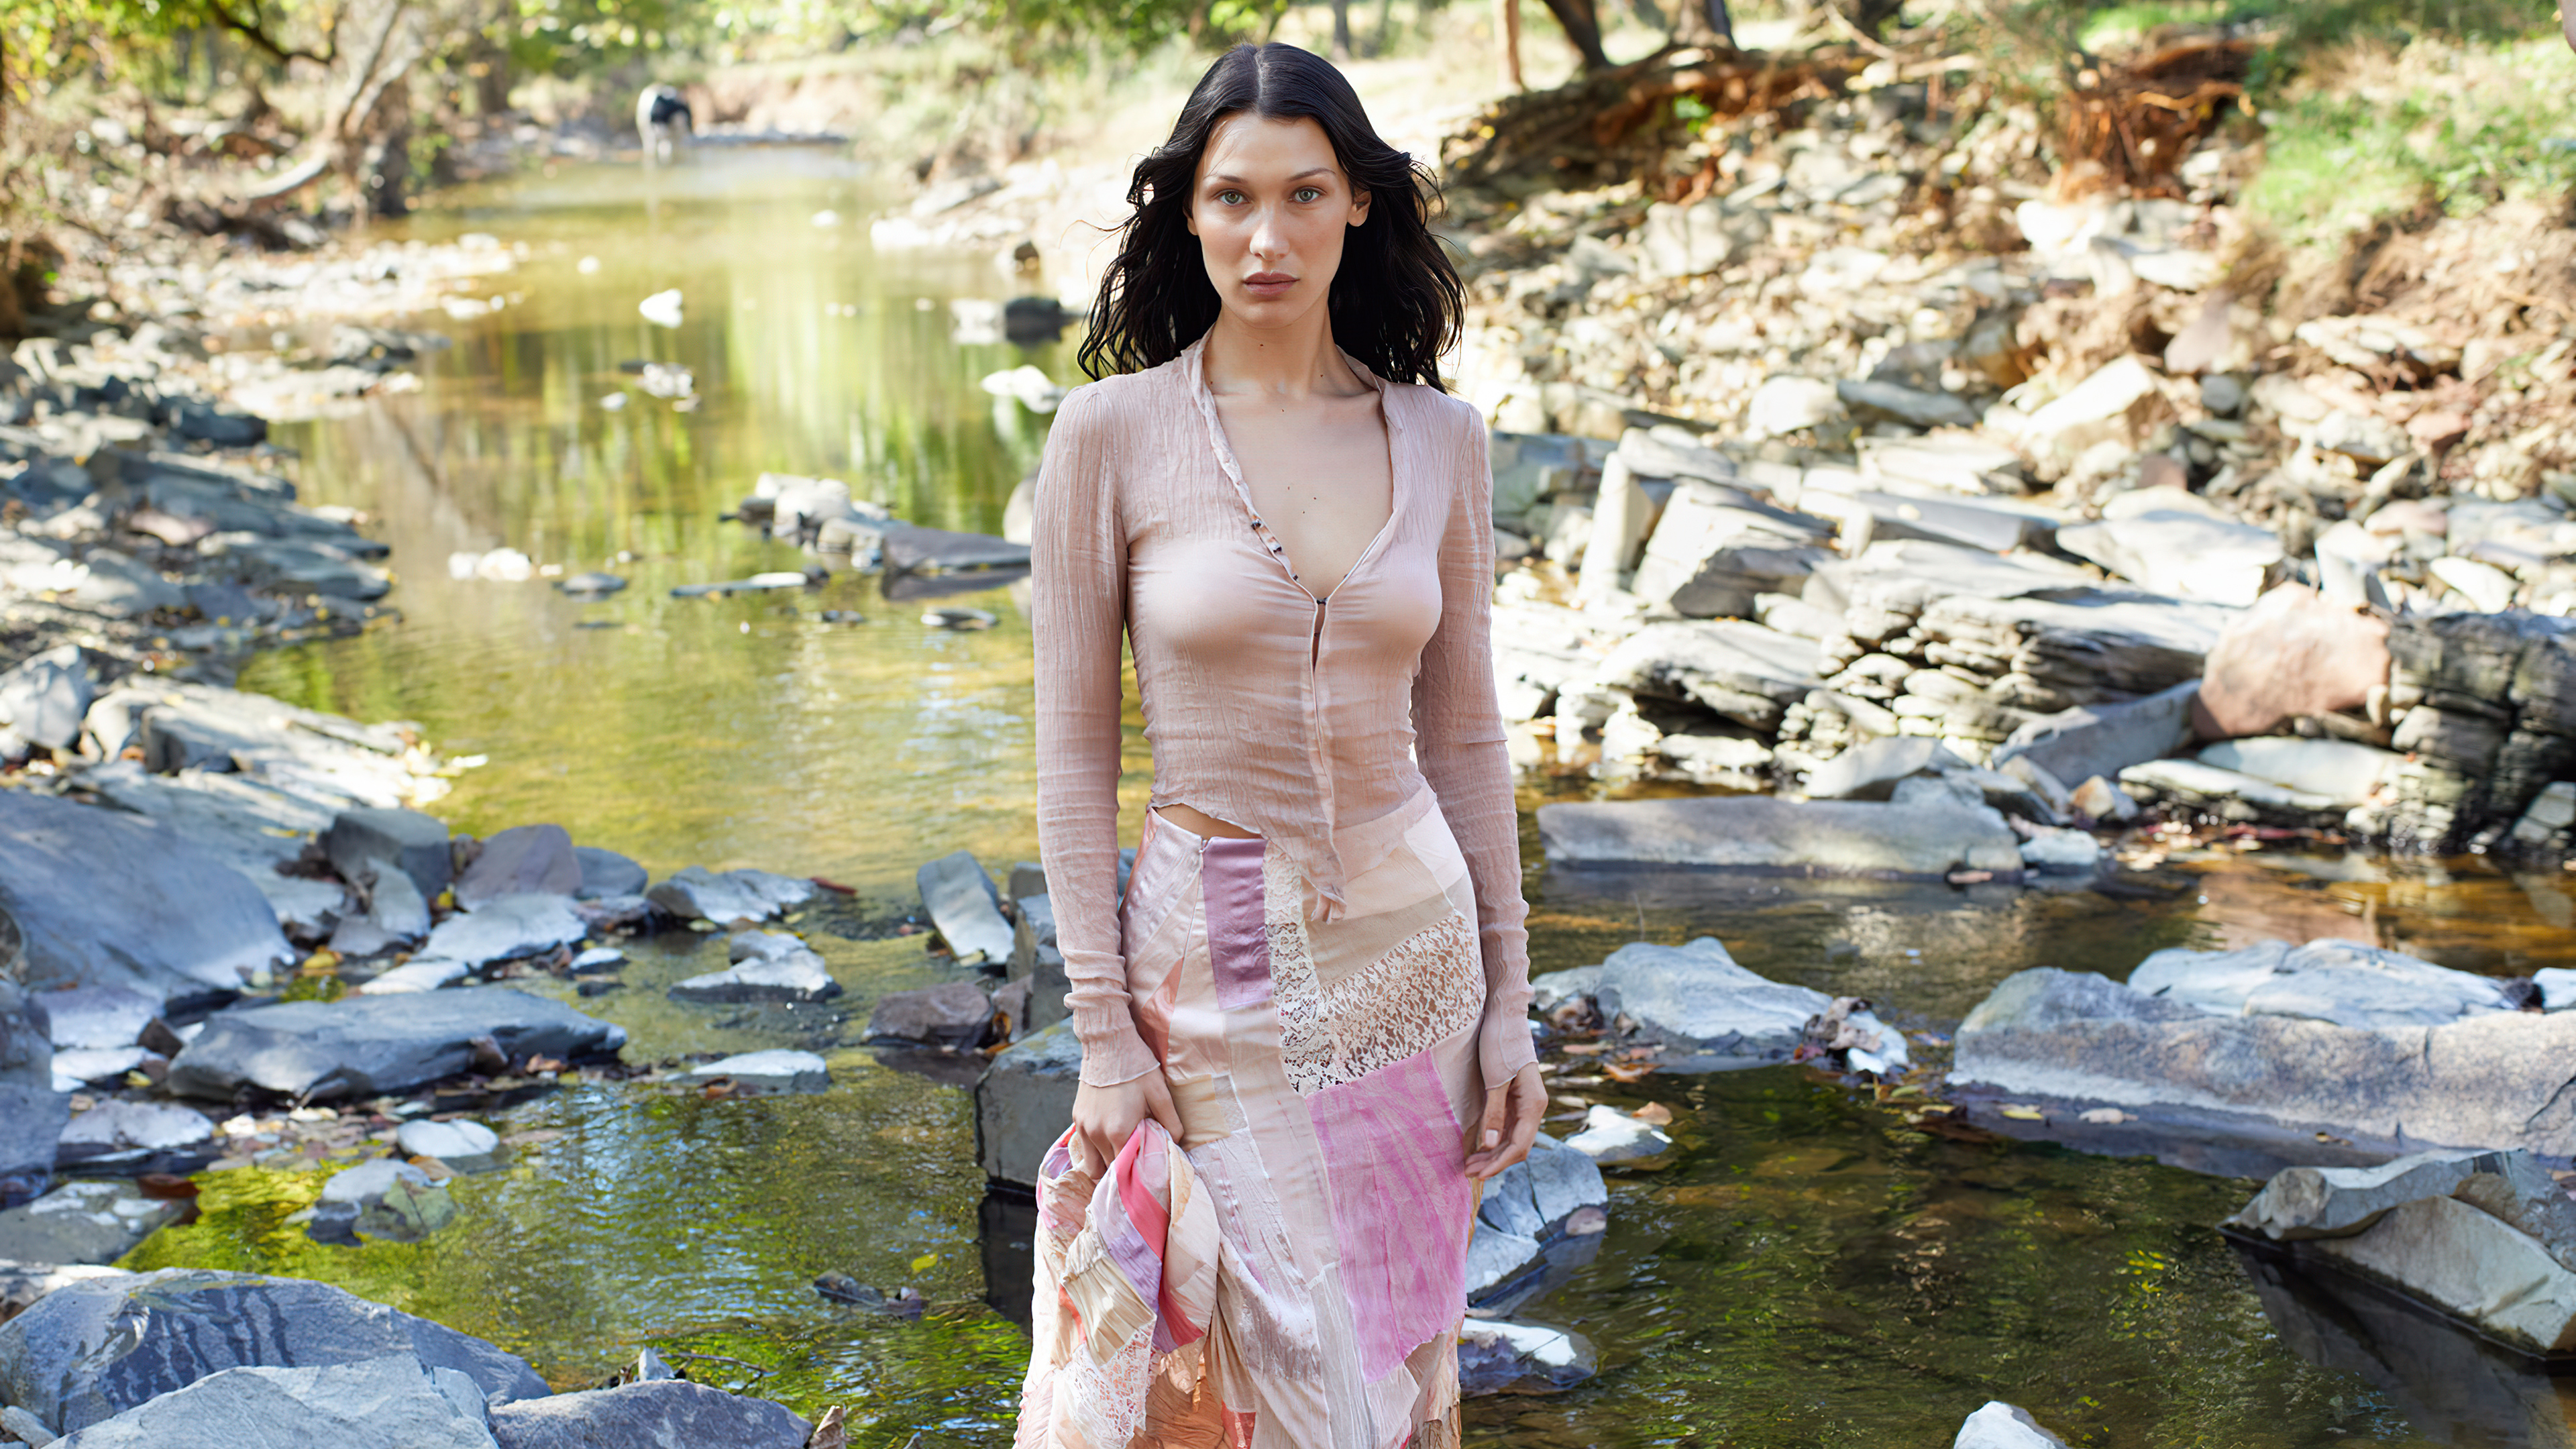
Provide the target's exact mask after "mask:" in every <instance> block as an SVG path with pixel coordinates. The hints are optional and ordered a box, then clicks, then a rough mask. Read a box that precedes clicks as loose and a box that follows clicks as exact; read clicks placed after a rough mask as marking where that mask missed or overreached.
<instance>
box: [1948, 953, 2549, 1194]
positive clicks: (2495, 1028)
mask: <svg viewBox="0 0 2576 1449" xmlns="http://www.w3.org/2000/svg"><path fill="white" fill-rule="evenodd" d="M1957 1043H1958V1053H1957V1058H1956V1062H1955V1065H1954V1066H1953V1067H1952V1069H1951V1073H1950V1079H1951V1081H1952V1082H1953V1083H1954V1084H1956V1085H1958V1086H1960V1087H1961V1088H1962V1089H1968V1088H1983V1089H1984V1090H1986V1091H1991V1092H1997V1093H2005V1094H2011V1095H2013V1096H2018V1097H2037V1098H2042V1099H2047V1100H2051V1101H2057V1102H2066V1103H2077V1102H2081V1103H2106V1104H2110V1105H2114V1106H2119V1107H2122V1108H2125V1109H2129V1110H2132V1111H2137V1112H2141V1113H2153V1112H2155V1111H2157V1110H2159V1109H2173V1110H2177V1111H2182V1112H2188V1113H2206V1114H2211V1115H2212V1116H2213V1118H2214V1119H2215V1120H2217V1121H2220V1122H2226V1121H2230V1120H2233V1121H2237V1122H2241V1123H2243V1124H2244V1127H2245V1130H2246V1133H2247V1135H2249V1136H2265V1135H2278V1134H2279V1133H2281V1132H2283V1131H2285V1130H2286V1131H2287V1132H2289V1133H2290V1134H2293V1135H2305V1134H2309V1133H2316V1132H2324V1133H2327V1134H2329V1135H2331V1136H2335V1137H2345V1138H2350V1139H2353V1140H2354V1141H2355V1142H2356V1143H2357V1144H2365V1150H2371V1151H2394V1150H2404V1151H2419V1150H2423V1149H2426V1148H2433V1147H2453V1148H2467V1149H2478V1148H2483V1149H2492V1150H2508V1149H2515V1148H2520V1149H2524V1150H2528V1151H2532V1152H2538V1153H2543V1154H2548V1155H2552V1156H2566V1155H2569V1154H2571V1153H2576V1100H2571V1099H2576V1093H2571V1092H2569V1091H2568V1090H2567V1082H2568V1078H2569V1075H2570V1073H2569V1069H2568V1067H2567V1066H2566V1063H2568V1062H2570V1061H2576V1016H2571V1015H2569V1014H2567V1013H2564V1012H2557V1013H2551V1014H2548V1015H2542V1014H2539V1013H2535V1012H2524V1011H2494V1012H2485V1013H2480V1014H2472V1015H2467V1016H2462V1017H2460V1018H2458V1019H2456V1020H2450V1021H2446V1022H2444V1023H2442V1024H2439V1025H2422V1024H2400V1025H2391V1026H2384V1027H2377V1028H2371V1027H2359V1026H2348V1025H2343V1024H2340V1023H2337V1022H2334V1021H2323V1020H2315V1019H2311V1018H2308V1017H2305V1016H2292V1015H2268V1014H2257V1015H2243V1016H2218V1015H2212V1014H2210V1013H2209V1012H2207V1011H2204V1010H2202V1009H2201V1008H2199V1007H2197V1006H2194V1005H2192V1004H2190V1003H2189V1002H2188V1001H2180V1000H2174V999H2171V998H2170V997H2166V996H2155V995H2150V994H2149V993H2147V992H2145V991H2141V990H2135V989H2133V988H2132V987H2130V986H2127V985H2123V984H2121V983H2119V982H2116V981H2112V980H2109V979H2108V978H2105V977H2102V976H2098V975H2095V974H2093V973H2091V972H2082V973H2078V972H2071V971H2060V970H2057V969H2055V968H2053V967H2040V968H2037V969H2035V970H2030V971H2022V972H2017V973H2015V974H2014V975H2012V976H2010V977H2007V978H2005V980H2004V981H2003V983H2002V984H2001V985H1999V986H1997V987H1996V988H1995V989H1994V991H1993V992H1992V993H1991V994H1990V995H1988V996H1987V997H1986V999H1985V1000H1984V1001H1983V1002H1980V1003H1979V1004H1978V1006H1977V1008H1976V1010H1974V1011H1972V1012H1970V1013H1969V1014H1968V1018H1967V1020H1966V1021H1964V1022H1962V1023H1961V1024H1960V1026H1959V1032H1958V1037H1957ZM2052 1120H2053V1119H2052Z"/></svg>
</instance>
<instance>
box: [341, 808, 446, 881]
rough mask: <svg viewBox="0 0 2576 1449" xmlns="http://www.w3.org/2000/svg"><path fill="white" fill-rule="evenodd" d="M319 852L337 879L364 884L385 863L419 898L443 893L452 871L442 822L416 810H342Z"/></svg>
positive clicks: (444, 825)
mask: <svg viewBox="0 0 2576 1449" xmlns="http://www.w3.org/2000/svg"><path fill="white" fill-rule="evenodd" d="M322 849H323V851H324V853H325V854H327V855H329V856H330V857H331V868H332V869H333V870H336V871H338V872H339V873H340V876H341V878H342V879H344V880H351V881H356V880H364V879H366V878H367V877H368V876H370V875H372V874H373V873H374V871H375V868H376V866H377V865H378V864H379V863H389V864H391V865H392V866H393V867H394V868H395V869H396V870H399V871H401V872H402V873H403V874H405V875H407V876H410V877H411V880H412V884H414V885H416V886H418V887H420V894H421V898H422V899H424V900H428V899H433V898H435V897H436V896H437V895H438V893H439V892H440V891H443V890H445V889H447V883H448V881H449V880H450V879H451V878H452V876H453V874H454V872H455V869H456V862H455V857H454V856H453V855H451V854H450V853H449V850H448V844H447V826H446V824H445V823H444V822H442V821H440V820H438V819H437V818H435V817H433V816H428V815H423V814H421V813H420V812H419V811H417V810H399V809H392V808H374V807H369V808H364V809H358V810H343V811H341V812H340V815H339V817H338V818H337V819H335V820H333V821H332V822H331V828H330V829H329V830H328V831H326V832H324V834H323V836H322Z"/></svg>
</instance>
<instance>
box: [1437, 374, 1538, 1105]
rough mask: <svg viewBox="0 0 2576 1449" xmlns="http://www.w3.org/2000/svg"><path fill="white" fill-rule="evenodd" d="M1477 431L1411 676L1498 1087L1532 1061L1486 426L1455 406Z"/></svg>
mask: <svg viewBox="0 0 2576 1449" xmlns="http://www.w3.org/2000/svg"><path fill="white" fill-rule="evenodd" d="M1452 406H1453V407H1455V408H1456V411H1457V412H1458V413H1459V414H1460V415H1461V416H1460V417H1459V420H1458V422H1459V426H1460V427H1461V430H1462V431H1464V432H1468V433H1470V434H1472V436H1470V437H1466V438H1462V439H1460V440H1459V442H1458V443H1457V444H1456V445H1455V446H1454V447H1453V448H1452V449H1451V450H1450V452H1449V457H1450V462H1451V468H1452V470H1453V472H1454V475H1455V480H1456V481H1455V483H1454V484H1453V486H1452V488H1451V490H1450V505H1449V508H1450V512H1449V526H1448V528H1447V529H1446V530H1445V531H1444V532H1443V534H1442V536H1441V543H1440V627H1439V630H1438V632H1436V633H1434V634H1433V635H1432V637H1431V642H1430V643H1429V644H1427V645H1425V646H1424V647H1423V650H1422V665H1421V668H1420V670H1419V671H1418V672H1417V673H1416V674H1415V675H1414V680H1413V730H1414V753H1415V755H1416V757H1417V758H1418V759H1419V761H1420V763H1421V766H1422V775H1423V778H1424V779H1425V780H1427V781H1429V782H1430V785H1431V788H1432V791H1433V793H1434V794H1436V795H1438V796H1439V799H1440V812H1441V814H1442V815H1443V816H1444V817H1446V818H1447V820H1448V822H1449V829H1450V832H1451V833H1452V834H1453V835H1455V836H1456V837H1457V839H1458V849H1459V853H1460V854H1462V855H1464V856H1465V857H1466V860H1467V874H1468V878H1469V880H1470V881H1471V882H1472V884H1473V885H1474V887H1475V891H1476V930H1477V936H1478V938H1479V944H1480V945H1481V947H1482V955H1483V958H1484V966H1485V1020H1484V1026H1483V1030H1482V1034H1481V1036H1480V1039H1479V1043H1478V1060H1479V1062H1480V1064H1481V1066H1482V1068H1483V1070H1484V1074H1485V1084H1486V1085H1487V1086H1488V1087H1489V1088H1490V1087H1499V1086H1501V1085H1502V1084H1503V1083H1505V1082H1508V1081H1510V1080H1511V1079H1512V1077H1513V1076H1514V1075H1515V1074H1517V1073H1518V1072H1519V1071H1520V1069H1521V1068H1522V1067H1524V1066H1527V1065H1528V1064H1530V1063H1531V1062H1534V1061H1536V1060H1537V1059H1538V1053H1537V1050H1536V1049H1535V1048H1534V1047H1533V1046H1532V1045H1531V1042H1530V1032H1529V1002H1530V986H1529V933H1528V931H1527V930H1526V929H1525V928H1524V926H1523V924H1522V923H1523V921H1524V920H1525V919H1526V918H1527V917H1528V915H1529V906H1528V904H1527V903H1526V902H1524V901H1523V900H1522V899H1521V847H1520V813H1519V808H1518V806H1517V804H1516V803H1515V802H1514V800H1513V797H1512V765H1511V756H1510V751H1509V748H1508V746H1507V745H1506V744H1505V742H1504V735H1503V717H1502V707H1501V704H1500V703H1499V701H1498V699H1497V696H1496V694H1495V692H1494V652H1493V646H1492V643H1491V635H1492V631H1493V611H1494V530H1493V519H1492V513H1493V493H1494V479H1493V473H1492V471H1491V470H1490V467H1489V465H1488V463H1487V461H1486V447H1485V429H1484V423H1483V420H1482V419H1480V418H1477V417H1476V416H1475V414H1474V412H1473V411H1472V410H1471V409H1468V408H1466V407H1465V406H1464V405H1460V404H1453V405H1452Z"/></svg>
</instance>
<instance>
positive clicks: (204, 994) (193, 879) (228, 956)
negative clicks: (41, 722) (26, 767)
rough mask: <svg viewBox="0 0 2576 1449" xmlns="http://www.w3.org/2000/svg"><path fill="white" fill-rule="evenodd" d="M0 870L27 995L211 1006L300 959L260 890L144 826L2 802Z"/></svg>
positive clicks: (36, 799) (48, 805) (29, 802)
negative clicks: (97, 990) (109, 989)
mask: <svg viewBox="0 0 2576 1449" xmlns="http://www.w3.org/2000/svg"><path fill="white" fill-rule="evenodd" d="M0 860H6V861H8V862H9V868H8V869H7V870H6V871H0V910H5V911H7V912H8V913H9V914H10V915H11V916H12V917H14V918H15V919H16V920H17V922H18V930H19V932H20V934H21V936H22V938H23V939H24V941H25V947H26V966H25V972H24V979H25V984H26V985H28V986H31V987H35V988H37V989H40V990H42V989H49V988H54V987H62V986H121V987H124V988H126V989H128V990H132V991H136V992H140V993H142V994H144V995H146V996H149V997H152V998H154V999H155V1000H158V1001H161V1002H164V1003H169V1004H176V1005H188V1004H207V1003H212V1002H217V1001H222V1000H225V999H227V998H229V997H231V996H233V995H234V994H236V993H238V992H239V991H240V990H241V989H242V986H243V984H244V983H245V982H246V981H247V980H248V979H249V978H250V977H252V976H253V975H256V974H258V973H260V972H264V971H266V970H268V969H269V968H270V967H272V966H277V965H281V964H283V963H285V962H287V961H291V960H293V959H294V951H293V949H292V948H291V947H290V946H288V945H287V941H286V936H285V934H284V933H283V932H281V931H280V930H279V929H278V924H277V916H276V914H275V913H274V912H273V911H271V910H270V908H269V904H268V900H267V898H266V897H264V896H262V895H261V894H260V892H259V888H258V887H257V886H255V885H253V884H252V883H251V882H250V880H249V879H248V878H246V877H245V876H243V875H241V874H240V873H239V872H237V871H234V870H231V869H229V868H227V867H226V866H225V865H224V863H223V862H221V861H220V860H217V859H216V858H214V857H213V856H210V855H208V854H206V853H205V852H203V851H201V850H199V849H198V848H197V847H196V846H194V845H192V844H191V843H189V842H188V841H187V840H185V839H182V838H181V837H180V836H179V835H178V834H177V833H176V832H174V831H171V830H169V829H167V828H165V827H162V826H157V825H154V824H152V823H151V822H149V821H145V820H142V819H139V818H137V817H135V816H132V815H127V814H124V813H122V812H120V811H115V810H106V809H101V808H99V807H97V806H92V805H76V804H73V803H72V802H70V801H68V800H58V799H52V798H48V797H45V796H40V795H34V794H31V793H29V792H27V791H24V790H0Z"/></svg>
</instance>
